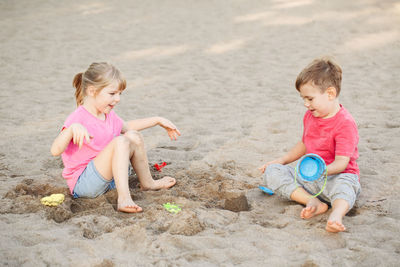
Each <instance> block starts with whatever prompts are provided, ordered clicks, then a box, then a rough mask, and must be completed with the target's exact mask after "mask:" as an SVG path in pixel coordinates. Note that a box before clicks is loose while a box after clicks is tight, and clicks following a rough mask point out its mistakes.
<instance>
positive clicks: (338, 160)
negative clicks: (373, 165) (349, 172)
mask: <svg viewBox="0 0 400 267" xmlns="http://www.w3.org/2000/svg"><path fill="white" fill-rule="evenodd" d="M349 162H350V157H346V156H335V160H334V161H333V162H332V163H331V164H329V165H328V166H327V167H326V168H327V171H328V175H333V174H338V173H341V172H342V171H344V170H345V169H346V167H347V165H348V164H349Z"/></svg>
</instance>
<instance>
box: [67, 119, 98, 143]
mask: <svg viewBox="0 0 400 267" xmlns="http://www.w3.org/2000/svg"><path fill="white" fill-rule="evenodd" d="M69 129H71V132H72V142H73V143H74V144H75V145H78V146H79V149H81V147H82V145H83V141H84V139H86V142H87V143H89V142H90V138H91V137H92V136H91V135H90V134H89V133H88V131H87V130H86V128H85V127H83V126H82V124H79V123H74V124H71V126H70V127H69Z"/></svg>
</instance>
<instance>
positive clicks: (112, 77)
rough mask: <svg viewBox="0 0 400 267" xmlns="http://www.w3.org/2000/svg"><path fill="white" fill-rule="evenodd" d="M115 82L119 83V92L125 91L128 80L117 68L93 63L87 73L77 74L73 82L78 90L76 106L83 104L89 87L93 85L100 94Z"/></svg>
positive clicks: (104, 63) (107, 64)
mask: <svg viewBox="0 0 400 267" xmlns="http://www.w3.org/2000/svg"><path fill="white" fill-rule="evenodd" d="M114 82H117V83H118V90H120V91H123V90H124V89H125V88H126V80H125V78H124V77H123V76H122V74H121V72H120V71H119V70H118V69H117V68H116V67H114V66H113V65H111V64H109V63H106V62H101V63H96V62H95V63H92V64H91V65H90V66H89V68H88V69H87V70H86V71H85V72H80V73H78V74H76V75H75V77H74V80H73V82H72V85H73V86H74V87H75V89H76V91H75V99H76V105H77V106H80V105H82V104H83V99H84V98H85V96H86V89H87V87H88V86H90V85H92V86H93V87H95V88H96V89H97V90H96V93H99V92H100V91H101V90H102V89H103V88H105V87H107V86H109V85H110V84H112V83H114Z"/></svg>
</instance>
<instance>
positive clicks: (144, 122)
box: [122, 117, 161, 133]
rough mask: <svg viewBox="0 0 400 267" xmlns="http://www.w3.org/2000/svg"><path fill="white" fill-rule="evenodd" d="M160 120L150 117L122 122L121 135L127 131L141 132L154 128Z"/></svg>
mask: <svg viewBox="0 0 400 267" xmlns="http://www.w3.org/2000/svg"><path fill="white" fill-rule="evenodd" d="M160 119H161V118H160V117H150V118H144V119H137V120H132V121H127V122H124V125H123V127H122V133H125V132H127V131H129V130H135V131H141V130H144V129H147V128H151V127H154V126H156V125H157V124H158V123H159V121H160Z"/></svg>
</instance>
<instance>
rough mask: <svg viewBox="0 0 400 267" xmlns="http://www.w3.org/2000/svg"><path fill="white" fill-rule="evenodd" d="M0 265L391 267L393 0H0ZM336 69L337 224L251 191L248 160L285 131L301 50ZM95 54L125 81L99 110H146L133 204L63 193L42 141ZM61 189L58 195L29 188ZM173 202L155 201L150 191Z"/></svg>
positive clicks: (396, 144) (286, 143)
mask: <svg viewBox="0 0 400 267" xmlns="http://www.w3.org/2000/svg"><path fill="white" fill-rule="evenodd" d="M0 40H1V49H0V60H1V65H0V78H1V79H0V87H1V88H0V100H1V105H0V114H1V115H0V133H1V135H2V138H1V139H0V181H1V187H0V203H1V204H0V265H1V266H104V267H105V266H399V262H400V201H399V200H400V197H399V190H400V179H399V166H400V139H399V136H400V117H399V106H400V91H399V89H400V78H399V77H400V76H399V73H400V3H399V2H398V1H395V0H382V1H378V0H365V1H361V0H355V1H345V0H337V1H316V0H293V1H289V0H266V1H259V0H248V1H243V0H233V1H222V0H219V1H218V0H205V1H193V0H189V1H178V0H172V1H160V0H150V1H128V0H120V1H116V0H114V1H105V0H96V1H95V0H89V1H86V0H84V1H76V0H71V1H51V0H48V1H45V0H39V1H28V0H21V1H12V0H3V1H1V2H0ZM324 55H329V56H332V57H334V58H335V59H336V61H337V62H338V63H339V64H340V65H341V67H342V69H343V82H342V91H341V94H340V102H341V104H343V106H344V107H345V108H346V109H347V110H349V111H350V113H351V114H352V115H353V117H354V118H355V120H356V122H357V124H358V129H359V135H360V142H359V151H360V158H359V160H358V165H359V167H360V172H361V175H360V182H361V186H362V193H361V195H360V197H359V199H358V200H357V202H356V205H355V207H354V208H353V209H352V210H351V211H350V212H349V213H348V215H347V216H346V217H345V218H344V224H345V225H346V227H347V230H346V231H345V232H342V233H339V234H332V233H328V232H326V231H325V224H326V220H327V218H328V216H329V212H328V213H326V214H323V215H320V216H317V217H314V218H311V219H310V220H302V219H301V218H300V216H299V215H300V211H301V210H302V208H303V207H302V206H301V205H299V204H296V203H294V202H289V201H287V200H283V199H281V198H280V197H278V196H276V195H273V196H269V195H266V194H264V193H262V191H260V190H259V188H258V186H259V185H261V184H262V176H261V173H260V172H259V171H258V170H257V168H258V167H259V166H261V165H262V164H264V163H265V162H267V161H269V160H272V159H274V158H276V157H278V156H281V155H282V154H284V153H285V152H287V151H288V150H289V149H290V148H291V147H292V146H293V145H294V144H296V142H297V141H299V139H300V138H301V133H302V118H303V115H304V112H305V111H306V109H305V108H304V106H303V102H302V99H301V98H300V97H299V94H298V92H297V91H296V89H295V87H294V82H295V79H296V76H297V74H298V73H299V72H300V71H301V70H302V68H303V67H305V66H306V65H307V64H308V63H309V62H310V61H311V60H312V59H314V58H316V57H320V56H324ZM101 61H107V62H110V63H112V64H114V65H115V66H117V67H118V68H119V69H120V70H121V72H122V73H123V74H124V76H125V77H126V79H127V84H128V86H127V89H126V90H125V91H124V92H123V95H122V100H121V102H120V103H119V105H118V106H116V108H115V111H116V112H117V113H118V114H119V116H120V117H121V118H123V119H124V120H131V119H137V118H143V117H150V116H163V117H166V118H168V119H170V120H171V121H172V122H174V123H175V124H176V125H177V127H178V128H179V130H180V131H181V133H182V136H181V137H180V138H179V139H178V140H177V141H170V140H169V138H168V135H167V134H166V132H165V131H164V130H163V129H162V128H161V127H155V128H151V129H147V130H144V131H142V134H143V136H144V138H145V145H146V149H147V151H148V157H149V162H150V164H151V165H153V164H155V163H161V162H167V166H166V167H164V168H163V169H162V172H158V171H157V170H155V169H154V168H152V169H151V171H152V173H153V175H154V177H155V178H159V177H161V176H164V175H171V176H174V177H176V179H177V184H176V185H175V186H174V187H173V188H172V189H170V190H160V191H148V192H142V191H141V190H140V189H139V188H138V180H137V178H136V177H135V175H131V176H130V189H131V193H132V195H133V199H134V201H135V202H136V203H137V204H139V205H140V206H141V207H143V209H144V211H143V213H140V214H134V215H130V214H124V213H121V212H117V211H116V198H117V195H116V192H115V190H114V191H110V192H108V193H107V194H105V195H103V196H101V197H98V198H96V199H73V198H72V197H71V195H69V193H68V188H67V185H66V182H65V180H64V179H63V177H62V175H61V172H62V168H63V164H62V161H61V159H60V157H52V156H51V154H50V146H51V143H52V142H53V140H54V138H55V136H56V135H57V134H58V132H59V131H60V129H61V127H62V124H63V122H64V120H65V118H66V117H67V116H68V115H69V114H70V113H71V112H72V111H73V110H74V109H75V108H76V104H75V99H74V88H73V87H72V79H73V77H74V75H75V74H76V73H78V72H82V71H84V70H85V69H86V68H87V67H88V66H89V65H90V64H91V63H92V62H101ZM52 193H64V194H65V196H66V199H65V201H64V202H63V204H61V205H60V206H57V207H47V206H44V205H42V204H41V203H40V199H41V198H42V197H44V196H48V195H50V194H52ZM167 202H170V203H176V204H178V205H179V206H180V207H181V209H182V210H181V211H180V212H179V213H177V214H173V213H169V212H167V211H166V210H165V209H164V207H163V204H164V203H167Z"/></svg>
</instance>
